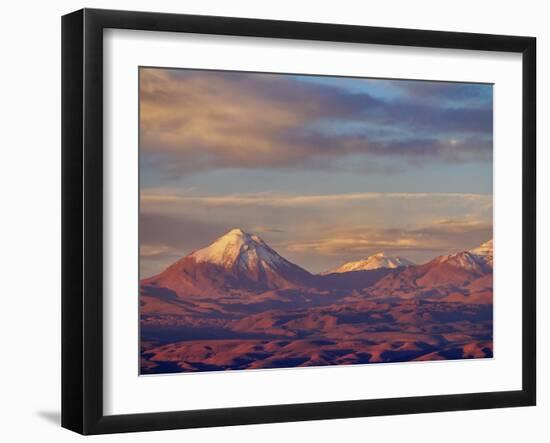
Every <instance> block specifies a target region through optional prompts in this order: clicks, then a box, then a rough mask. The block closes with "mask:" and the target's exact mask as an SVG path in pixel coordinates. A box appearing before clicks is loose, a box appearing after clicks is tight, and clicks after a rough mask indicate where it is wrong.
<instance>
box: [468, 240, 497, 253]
mask: <svg viewBox="0 0 550 443" xmlns="http://www.w3.org/2000/svg"><path fill="white" fill-rule="evenodd" d="M470 252H471V253H472V254H475V255H493V240H489V241H486V242H485V243H483V244H482V245H480V246H478V247H477V248H474V249H471V250H470Z"/></svg>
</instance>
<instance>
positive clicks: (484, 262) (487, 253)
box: [435, 240, 493, 271]
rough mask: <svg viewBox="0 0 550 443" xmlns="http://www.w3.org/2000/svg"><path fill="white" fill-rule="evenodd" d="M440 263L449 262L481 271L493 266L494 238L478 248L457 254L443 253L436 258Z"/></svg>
mask: <svg viewBox="0 0 550 443" xmlns="http://www.w3.org/2000/svg"><path fill="white" fill-rule="evenodd" d="M435 261H437V262H438V263H445V262H447V263H449V264H451V265H453V266H456V267H459V268H464V269H469V270H474V271H481V270H483V269H487V267H489V268H492V267H493V240H489V241H487V242H485V243H483V244H482V245H480V246H478V247H477V248H474V249H470V250H469V251H462V252H458V253H456V254H449V255H442V256H440V257H438V258H436V259H435Z"/></svg>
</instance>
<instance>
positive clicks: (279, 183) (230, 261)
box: [124, 66, 521, 375]
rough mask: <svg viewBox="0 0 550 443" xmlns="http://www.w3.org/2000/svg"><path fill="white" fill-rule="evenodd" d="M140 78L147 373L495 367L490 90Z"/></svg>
mask: <svg viewBox="0 0 550 443" xmlns="http://www.w3.org/2000/svg"><path fill="white" fill-rule="evenodd" d="M138 69H139V274H140V276H139V279H140V281H139V294H135V295H134V294H124V296H125V297H133V296H135V297H139V328H140V332H139V338H140V343H139V358H140V365H139V368H140V369H139V371H140V375H151V374H157V375H160V374H168V373H189V372H206V371H227V370H246V371H250V370H254V369H276V368H278V369H282V368H303V367H322V366H344V365H354V364H362V365H365V364H369V365H370V364H376V363H404V362H407V363H410V362H415V364H425V363H423V362H429V361H437V360H466V359H485V358H489V359H490V358H493V84H489V83H466V82H445V81H435V80H429V79H392V78H360V77H344V76H326V75H314V74H291V73H269V72H244V71H223V70H203V69H185V68H172V67H157V66H151V67H149V66H140V67H139V68H138ZM518 270H521V260H520V261H518ZM518 358H519V357H518Z"/></svg>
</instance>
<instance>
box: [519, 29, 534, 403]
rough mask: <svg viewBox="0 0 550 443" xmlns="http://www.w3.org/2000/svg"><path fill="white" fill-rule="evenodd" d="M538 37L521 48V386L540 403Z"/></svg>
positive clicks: (532, 401)
mask: <svg viewBox="0 0 550 443" xmlns="http://www.w3.org/2000/svg"><path fill="white" fill-rule="evenodd" d="M536 66H537V39H536V38H535V37H530V38H526V40H525V46H524V49H523V51H522V69H523V72H522V77H523V78H522V94H523V97H522V100H523V103H522V148H523V149H522V154H523V160H522V163H523V164H522V167H523V171H522V180H523V183H522V186H523V189H522V197H523V198H522V200H523V208H522V210H523V214H522V224H523V236H522V237H523V238H522V242H523V250H522V255H523V264H522V277H523V281H522V284H523V287H522V293H523V294H522V295H523V298H522V362H523V364H522V386H523V391H524V392H525V393H526V395H527V396H528V398H529V405H531V406H535V405H536V403H537V333H536V331H537V325H536V323H537V315H536V311H537V297H536V294H537V119H536V115H537V69H536Z"/></svg>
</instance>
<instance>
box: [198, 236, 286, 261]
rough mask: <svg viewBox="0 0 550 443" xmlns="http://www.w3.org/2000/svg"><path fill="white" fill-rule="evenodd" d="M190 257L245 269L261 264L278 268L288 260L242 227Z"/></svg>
mask: <svg viewBox="0 0 550 443" xmlns="http://www.w3.org/2000/svg"><path fill="white" fill-rule="evenodd" d="M190 257H192V258H194V259H195V261H196V262H197V263H212V264H215V265H218V266H222V267H224V268H226V269H232V268H234V267H235V266H236V267H238V268H239V269H241V270H245V271H246V270H254V269H258V267H260V266H268V267H270V268H276V267H278V266H281V265H283V266H284V265H285V264H286V260H285V259H284V258H282V257H281V256H280V255H279V254H277V253H276V252H275V251H274V250H273V249H271V248H270V247H269V246H268V245H267V244H266V243H265V242H264V241H263V240H262V239H261V238H260V237H258V236H257V235H253V234H249V233H247V232H244V231H243V230H242V229H232V230H230V231H229V232H227V233H226V234H225V235H222V236H221V237H220V238H218V239H217V240H215V241H214V243H212V244H211V245H209V246H207V247H206V248H203V249H199V250H198V251H195V252H193V253H192V254H191V255H190Z"/></svg>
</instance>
